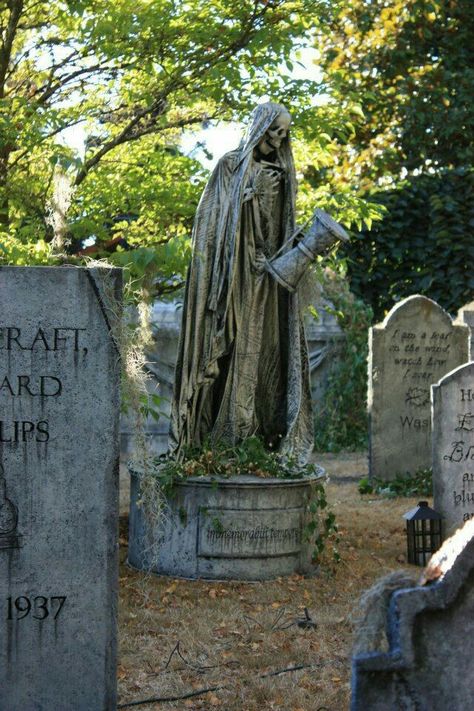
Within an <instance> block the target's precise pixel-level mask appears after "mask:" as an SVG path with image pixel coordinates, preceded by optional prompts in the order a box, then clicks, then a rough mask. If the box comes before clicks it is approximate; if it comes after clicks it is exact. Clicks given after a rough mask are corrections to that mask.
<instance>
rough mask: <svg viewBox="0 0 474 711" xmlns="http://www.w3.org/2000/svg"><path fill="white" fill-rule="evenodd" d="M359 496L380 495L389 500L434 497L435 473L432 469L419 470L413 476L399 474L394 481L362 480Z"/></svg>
mask: <svg viewBox="0 0 474 711" xmlns="http://www.w3.org/2000/svg"><path fill="white" fill-rule="evenodd" d="M358 490H359V494H380V495H381V496H386V497H387V498H395V497H397V496H406V497H411V496H433V471H432V469H431V468H428V469H419V470H418V471H417V472H415V473H414V474H413V475H412V476H402V475H401V474H398V475H397V476H396V477H395V479H393V480H392V481H383V479H376V478H374V479H368V478H364V479H361V480H360V482H359V486H358Z"/></svg>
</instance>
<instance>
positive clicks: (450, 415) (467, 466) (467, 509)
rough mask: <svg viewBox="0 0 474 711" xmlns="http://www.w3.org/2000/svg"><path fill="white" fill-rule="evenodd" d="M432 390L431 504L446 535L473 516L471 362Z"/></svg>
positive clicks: (473, 390) (473, 370) (473, 376)
mask: <svg viewBox="0 0 474 711" xmlns="http://www.w3.org/2000/svg"><path fill="white" fill-rule="evenodd" d="M432 390H433V395H432V399H433V410H432V417H433V495H434V508H435V509H436V510H437V511H438V512H439V513H440V514H441V515H442V516H443V534H444V535H446V536H449V535H450V534H451V533H452V532H453V531H454V530H455V529H456V528H458V526H461V525H462V524H463V523H464V522H465V521H469V520H470V519H471V518H474V362H470V363H467V364H466V365H462V366H460V367H459V368H456V370H453V371H452V372H451V373H448V375H446V376H445V377H444V378H442V380H440V381H439V383H438V384H437V385H433V388H432Z"/></svg>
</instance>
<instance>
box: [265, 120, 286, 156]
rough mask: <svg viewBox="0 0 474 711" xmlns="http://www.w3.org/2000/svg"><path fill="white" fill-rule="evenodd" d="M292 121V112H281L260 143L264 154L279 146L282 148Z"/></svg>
mask: <svg viewBox="0 0 474 711" xmlns="http://www.w3.org/2000/svg"><path fill="white" fill-rule="evenodd" d="M290 123H291V116H290V114H288V113H286V112H282V113H281V114H279V115H278V116H277V117H276V119H275V120H274V121H273V123H272V125H271V126H270V128H269V129H268V130H267V132H266V133H265V135H264V137H263V138H262V140H261V141H260V143H259V144H258V147H259V149H260V152H261V153H263V154H264V155H268V154H269V153H272V152H273V151H274V150H276V149H277V148H280V146H281V143H282V141H283V139H285V138H286V137H287V136H288V131H289V128H290Z"/></svg>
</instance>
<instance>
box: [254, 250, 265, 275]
mask: <svg viewBox="0 0 474 711" xmlns="http://www.w3.org/2000/svg"><path fill="white" fill-rule="evenodd" d="M253 270H254V272H256V273H257V274H263V272H265V271H266V270H267V258H266V257H265V255H264V254H263V252H260V251H258V252H255V258H254V260H253Z"/></svg>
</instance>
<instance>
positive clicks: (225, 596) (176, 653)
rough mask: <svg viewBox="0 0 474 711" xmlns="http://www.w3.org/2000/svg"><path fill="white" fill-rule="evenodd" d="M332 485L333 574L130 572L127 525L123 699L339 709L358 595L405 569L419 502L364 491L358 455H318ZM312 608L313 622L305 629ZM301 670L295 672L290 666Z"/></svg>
mask: <svg viewBox="0 0 474 711" xmlns="http://www.w3.org/2000/svg"><path fill="white" fill-rule="evenodd" d="M317 458H318V462H319V463H321V464H322V465H323V466H325V467H326V469H327V471H328V473H329V475H330V476H331V482H330V483H329V485H328V499H329V502H330V504H331V506H332V507H333V508H334V510H335V512H336V516H337V521H338V523H339V527H340V533H341V542H340V544H339V546H338V547H339V551H340V553H341V557H342V562H341V563H340V564H339V565H337V566H336V567H335V568H334V570H333V571H323V572H320V573H319V574H318V575H317V576H315V577H311V578H303V577H301V576H297V575H295V576H292V577H290V578H280V579H278V580H275V581H270V582H262V583H237V582H225V583H223V582H214V581H185V580H174V579H172V578H164V577H156V576H151V575H145V574H143V573H140V572H137V571H134V570H131V569H130V568H129V567H127V565H126V564H125V561H126V553H127V550H126V543H127V536H126V533H127V531H126V528H127V519H126V516H122V519H121V524H122V529H121V538H120V542H121V561H122V563H121V571H120V619H119V633H120V665H119V694H120V697H119V703H122V704H124V703H127V702H132V701H136V700H141V699H146V698H150V697H156V696H159V697H168V696H180V695H184V694H187V693H191V692H194V691H196V690H199V689H203V688H213V687H219V688H217V689H215V690H214V691H210V692H208V693H205V694H203V695H202V696H195V697H191V698H187V699H181V700H179V701H175V702H164V703H159V704H158V703H154V704H144V705H140V706H138V708H139V709H143V711H147V710H152V709H155V710H156V709H166V710H168V709H173V710H179V711H184V710H185V709H195V710H196V711H197V710H198V709H200V710H202V709H206V710H209V709H213V708H217V709H219V708H221V709H224V710H225V711H270V710H273V709H275V710H277V711H317V710H318V709H321V711H324V710H326V711H343V710H344V709H347V708H348V707H349V699H350V690H349V689H350V656H351V645H352V630H353V625H354V621H355V618H356V612H357V611H356V608H357V601H358V598H359V596H360V594H361V593H362V592H363V590H365V589H366V588H368V587H370V585H371V584H372V583H373V582H374V581H375V580H376V579H377V578H378V577H379V576H381V575H384V574H386V573H388V572H390V571H392V570H397V569H402V568H407V567H409V566H407V564H406V563H405V523H404V521H403V519H402V514H403V513H404V512H405V511H407V510H408V509H410V507H413V506H414V505H415V504H416V502H417V499H418V497H417V498H414V499H413V503H412V501H411V500H410V499H407V498H403V499H390V500H387V499H384V498H382V497H379V496H376V495H373V496H372V495H365V496H361V495H360V494H359V493H358V491H357V483H358V481H359V479H360V478H361V477H362V476H364V475H365V474H366V462H365V458H364V457H361V456H359V455H353V454H352V455H318V457H317ZM305 608H306V609H307V610H308V613H309V615H310V617H311V620H312V621H314V622H315V623H316V627H314V626H312V625H310V626H308V625H306V626H301V623H300V625H298V621H301V620H303V619H304V618H305ZM294 667H302V668H300V669H296V670H293V671H285V672H284V673H278V672H279V671H281V670H288V669H290V668H294Z"/></svg>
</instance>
